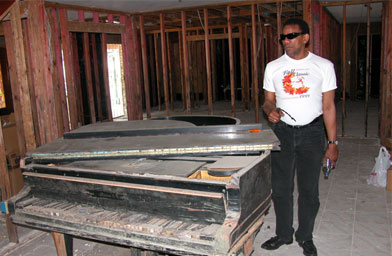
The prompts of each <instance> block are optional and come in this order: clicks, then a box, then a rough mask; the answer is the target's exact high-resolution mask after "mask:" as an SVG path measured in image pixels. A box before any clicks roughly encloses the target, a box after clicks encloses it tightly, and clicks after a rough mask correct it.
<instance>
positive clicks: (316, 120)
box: [282, 115, 323, 129]
mask: <svg viewBox="0 0 392 256" xmlns="http://www.w3.org/2000/svg"><path fill="white" fill-rule="evenodd" d="M322 119H323V115H319V116H318V117H316V118H315V119H313V121H312V122H310V123H308V124H305V125H290V124H286V123H285V122H283V121H282V123H283V124H284V125H286V126H288V127H290V128H295V129H301V128H306V127H309V126H311V125H313V124H315V123H317V122H319V121H320V120H322Z"/></svg>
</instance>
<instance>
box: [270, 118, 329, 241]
mask: <svg viewBox="0 0 392 256" xmlns="http://www.w3.org/2000/svg"><path fill="white" fill-rule="evenodd" d="M273 130H274V132H275V134H276V136H277V137H278V138H279V140H280V147H281V151H274V152H272V177H271V182H272V200H273V203H274V208H275V214H276V235H277V236H279V237H281V238H283V239H285V240H289V239H291V238H292V236H293V233H294V229H293V191H294V176H295V171H297V184H298V194H299V197H298V224H299V226H298V230H297V231H296V232H295V238H296V240H297V241H307V240H311V239H312V238H313V236H312V233H313V227H314V221H315V219H316V215H317V212H318V209H319V207H320V201H319V192H318V189H319V188H318V184H319V177H320V169H321V165H322V158H323V156H324V148H325V133H324V123H323V120H322V118H320V120H319V121H317V122H315V123H312V124H311V125H309V126H306V127H303V128H293V127H289V126H287V125H286V124H285V123H283V122H282V121H280V122H279V123H277V124H275V125H274V127H273Z"/></svg>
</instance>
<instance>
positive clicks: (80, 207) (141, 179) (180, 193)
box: [8, 120, 278, 255]
mask: <svg viewBox="0 0 392 256" xmlns="http://www.w3.org/2000/svg"><path fill="white" fill-rule="evenodd" d="M277 147H278V140H277V138H276V137H275V135H274V134H273V132H272V131H271V130H269V129H262V127H261V124H252V125H213V126H195V125H193V124H191V123H189V122H183V121H173V120H145V121H127V122H111V123H100V124H94V125H88V126H84V127H81V128H79V129H77V130H74V131H72V132H70V133H66V134H64V137H63V138H61V139H58V140H56V141H53V142H51V143H48V144H46V145H44V146H42V147H40V148H38V149H36V150H34V151H32V152H30V153H29V154H28V156H27V157H26V158H25V159H23V160H22V169H23V175H24V181H25V187H24V189H23V190H22V191H21V192H20V193H19V194H18V195H16V196H15V197H13V198H11V200H9V201H8V208H9V211H10V215H11V219H12V221H13V222H14V223H16V224H21V225H25V226H28V227H32V228H36V229H41V230H45V231H50V232H52V234H53V237H54V239H55V244H56V247H57V248H56V249H57V252H58V254H59V255H72V237H73V236H75V237H81V238H88V239H93V240H96V241H103V242H109V243H115V244H119V245H123V246H129V247H130V248H131V249H130V250H131V252H134V253H135V255H143V254H144V255H161V254H163V255H250V254H251V253H252V252H253V241H254V237H255V236H256V234H257V232H258V231H259V229H260V227H261V225H262V222H263V216H264V215H265V214H266V212H267V210H268V208H269V206H270V201H271V199H270V197H271V185H270V151H271V150H273V149H277Z"/></svg>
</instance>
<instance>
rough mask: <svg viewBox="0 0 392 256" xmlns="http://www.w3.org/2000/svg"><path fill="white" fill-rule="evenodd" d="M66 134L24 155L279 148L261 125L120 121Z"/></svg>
mask: <svg viewBox="0 0 392 256" xmlns="http://www.w3.org/2000/svg"><path fill="white" fill-rule="evenodd" d="M172 122H175V124H174V123H172ZM119 123H121V124H119ZM152 124H154V126H152ZM159 127H160V128H159ZM69 134H72V136H68V135H69ZM68 135H67V136H64V138H61V139H57V140H55V141H53V142H50V143H48V144H46V145H43V146H41V147H39V148H37V149H35V150H33V151H31V152H29V153H28V157H30V158H32V161H33V162H52V161H54V162H55V161H73V160H90V159H111V158H136V157H153V156H175V155H189V154H199V155H209V154H212V153H217V154H219V153H222V154H225V153H229V154H236V153H247V152H260V151H265V150H273V149H279V147H278V146H279V141H278V139H277V138H276V136H275V134H274V133H273V131H272V130H270V129H262V125H261V124H246V125H217V126H193V125H192V124H189V123H187V122H180V121H171V120H145V121H124V122H111V123H98V124H94V125H89V126H85V127H82V128H80V129H77V130H75V131H73V132H71V133H68Z"/></svg>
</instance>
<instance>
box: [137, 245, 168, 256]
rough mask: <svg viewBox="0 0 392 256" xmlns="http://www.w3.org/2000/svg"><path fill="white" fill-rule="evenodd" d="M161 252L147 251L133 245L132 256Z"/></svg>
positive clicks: (155, 254)
mask: <svg viewBox="0 0 392 256" xmlns="http://www.w3.org/2000/svg"><path fill="white" fill-rule="evenodd" d="M159 255H161V254H159V253H157V252H154V251H145V250H141V249H138V248H134V247H131V256H159Z"/></svg>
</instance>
